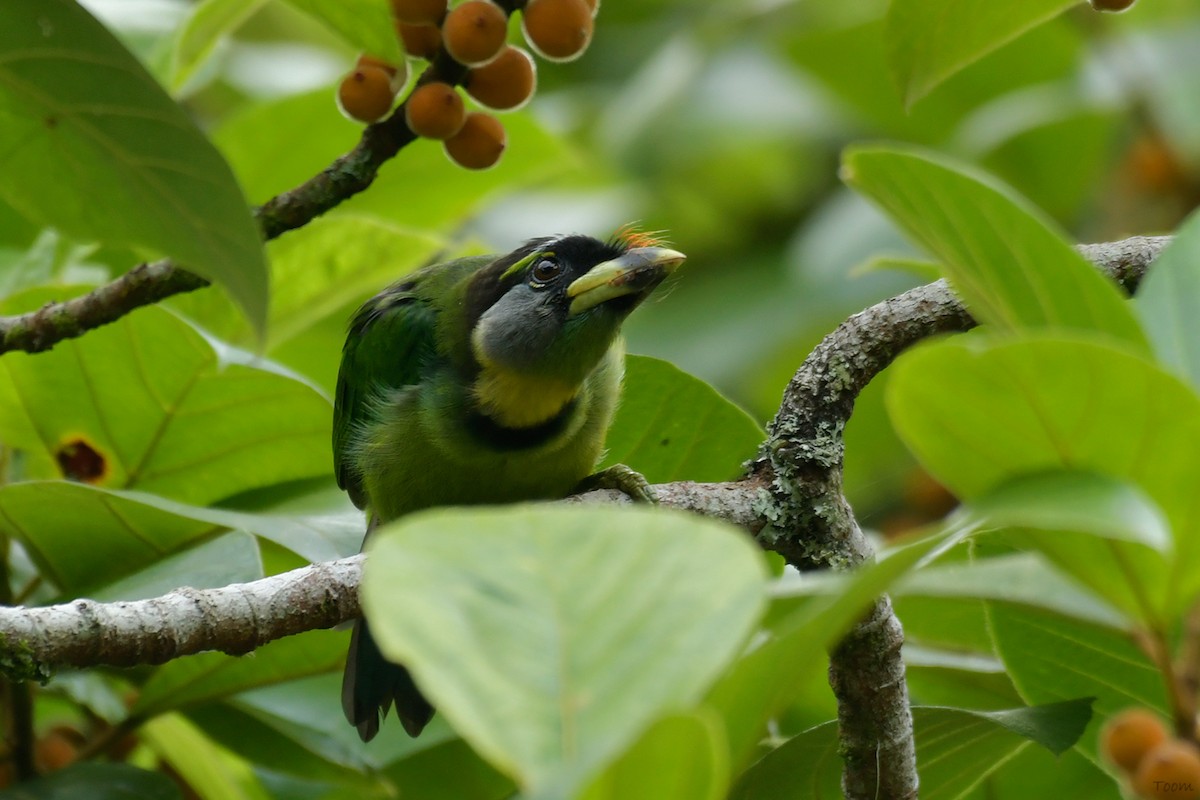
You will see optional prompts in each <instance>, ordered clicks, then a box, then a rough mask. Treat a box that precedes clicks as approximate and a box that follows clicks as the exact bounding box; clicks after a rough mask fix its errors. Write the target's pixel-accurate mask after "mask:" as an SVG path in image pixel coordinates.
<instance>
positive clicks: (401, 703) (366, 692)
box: [342, 619, 433, 742]
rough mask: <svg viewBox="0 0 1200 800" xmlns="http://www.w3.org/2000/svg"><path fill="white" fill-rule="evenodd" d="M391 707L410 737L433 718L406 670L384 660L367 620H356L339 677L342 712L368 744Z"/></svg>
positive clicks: (431, 708)
mask: <svg viewBox="0 0 1200 800" xmlns="http://www.w3.org/2000/svg"><path fill="white" fill-rule="evenodd" d="M393 703H394V704H395V706H396V715H397V716H398V717H400V724H402V725H403V726H404V730H405V731H407V732H408V735H409V736H413V737H415V736H418V735H419V734H420V733H421V731H422V730H423V729H424V728H425V726H426V725H428V724H429V720H430V719H431V718H432V717H433V706H431V705H430V704H429V701H428V700H426V699H425V697H424V696H423V695H422V694H421V692H420V690H419V689H417V685H416V684H415V683H413V679H412V676H411V675H409V674H408V670H406V669H405V668H404V667H402V666H400V665H399V664H393V663H391V662H390V661H388V660H387V659H385V658H384V657H383V654H382V653H380V652H379V647H378V646H376V644H375V639H374V638H373V637H372V636H371V631H370V629H369V628H368V627H367V622H366V620H363V619H360V620H357V621H356V622H355V623H354V632H353V633H352V634H351V635H350V652H349V653H348V654H347V655H346V672H345V674H344V676H343V677H342V711H343V712H345V714H346V719H348V720H349V721H350V724H351V725H353V726H354V727H355V728H357V729H358V735H359V737H360V738H361V739H362V740H363V741H364V742H369V741H371V740H372V739H374V738H375V734H377V733H379V723H380V721H381V720H382V719H383V717H385V716H386V715H387V712H388V709H389V708H391V707H392V704H393Z"/></svg>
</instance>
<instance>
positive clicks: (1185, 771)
mask: <svg viewBox="0 0 1200 800" xmlns="http://www.w3.org/2000/svg"><path fill="white" fill-rule="evenodd" d="M1133 789H1134V791H1135V792H1137V793H1138V796H1139V797H1144V798H1147V800H1158V799H1159V798H1162V800H1197V798H1200V751H1197V749H1196V746H1195V745H1194V744H1192V743H1191V742H1181V741H1179V740H1177V739H1172V740H1169V741H1166V742H1163V743H1162V744H1160V745H1158V747H1155V748H1154V749H1153V750H1151V751H1150V752H1148V753H1146V755H1145V757H1144V758H1142V763H1141V764H1139V765H1138V768H1137V774H1136V775H1134V777H1133Z"/></svg>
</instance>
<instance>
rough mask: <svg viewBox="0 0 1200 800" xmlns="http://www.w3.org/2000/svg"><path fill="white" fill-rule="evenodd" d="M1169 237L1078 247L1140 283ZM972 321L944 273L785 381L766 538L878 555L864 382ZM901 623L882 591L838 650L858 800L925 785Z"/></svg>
mask: <svg viewBox="0 0 1200 800" xmlns="http://www.w3.org/2000/svg"><path fill="white" fill-rule="evenodd" d="M1168 241H1169V237H1135V238H1132V239H1127V240H1124V241H1121V242H1114V243H1107V244H1094V245H1083V246H1081V247H1080V248H1079V250H1080V252H1082V253H1083V254H1084V255H1085V256H1086V257H1087V258H1088V259H1090V260H1091V261H1092V262H1093V263H1094V264H1096V266H1097V267H1099V268H1100V269H1101V270H1102V271H1104V272H1105V273H1107V274H1109V275H1110V276H1112V277H1113V278H1115V279H1116V280H1117V281H1119V282H1120V283H1121V285H1122V286H1124V287H1125V288H1126V290H1127V291H1131V292H1132V291H1133V290H1134V289H1135V288H1136V287H1137V284H1138V281H1139V280H1140V279H1141V277H1142V275H1144V274H1145V271H1146V268H1147V267H1148V266H1149V264H1150V263H1151V262H1152V261H1153V260H1154V259H1155V258H1156V257H1157V256H1158V254H1159V253H1160V252H1161V251H1162V248H1163V247H1165V246H1166V244H1167V242H1168ZM974 326H975V320H974V319H972V318H971V316H970V314H968V313H967V310H966V308H964V307H963V305H962V303H961V302H960V301H959V300H958V298H957V297H955V295H954V293H953V292H952V291H951V290H950V287H949V285H948V284H947V283H946V282H945V281H936V282H934V283H931V284H928V285H925V286H920V287H917V288H916V289H912V290H910V291H907V292H904V293H903V294H901V295H898V296H896V297H893V298H891V299H889V300H885V301H883V302H881V303H877V304H876V305H874V306H872V307H870V308H868V309H866V310H865V311H862V312H860V313H858V314H855V315H854V316H852V317H850V318H849V319H847V320H846V321H845V322H843V323H842V324H841V325H839V326H838V328H837V329H836V330H835V331H833V333H831V334H829V335H828V336H826V337H825V339H824V340H822V341H821V343H820V344H819V345H817V347H816V348H815V349H814V350H813V352H812V353H811V354H810V355H809V356H808V358H807V359H805V361H804V364H803V365H801V367H800V369H799V370H798V371H797V372H796V374H795V376H794V377H793V378H792V380H791V382H790V383H789V384H788V387H787V390H786V391H785V392H784V396H783V401H782V403H781V404H780V409H779V413H778V414H777V415H776V416H775V419H774V420H773V421H772V423H771V425H770V428H769V434H770V435H769V438H768V440H767V441H766V442H765V443H764V445H763V447H762V449H761V451H760V453H759V457H758V459H757V460H756V461H755V463H754V464H753V468H752V472H751V474H752V475H753V476H754V477H756V478H757V479H758V480H760V481H762V482H763V483H764V484H765V485H766V486H768V487H769V492H767V493H764V495H763V496H764V498H766V499H765V500H764V502H763V507H762V509H761V513H762V515H763V517H764V518H765V520H766V525H765V526H764V527H763V529H762V531H761V532H760V533H759V540H760V541H761V542H762V544H763V546H764V547H767V548H769V549H772V550H775V551H777V552H779V553H780V554H782V555H783V556H784V557H785V558H786V559H787V560H788V562H789V563H790V564H792V565H794V566H796V567H797V568H799V569H850V568H853V567H855V566H857V565H859V564H861V563H862V562H863V561H866V560H869V559H871V558H872V557H873V552H872V548H871V545H870V543H869V542H868V541H867V539H866V537H865V536H864V535H863V533H862V531H861V530H860V529H859V527H858V523H857V522H856V520H855V519H854V513H853V511H852V510H851V508H850V504H849V503H848V502H846V498H845V496H844V494H843V492H842V465H843V456H844V450H845V446H844V441H843V433H844V431H845V426H846V423H847V422H848V421H849V419H850V415H851V413H853V410H854V401H855V399H856V398H857V397H858V395H859V393H860V392H861V391H862V390H863V389H864V388H866V386H867V384H868V383H870V381H871V380H872V379H873V378H874V377H875V376H876V375H878V374H879V373H881V372H883V370H884V369H886V368H887V367H888V365H890V364H891V363H892V361H893V360H895V358H896V357H897V356H899V355H900V353H902V352H904V350H906V349H908V348H909V347H911V346H912V345H913V344H916V343H917V342H919V341H921V340H923V339H926V338H928V337H930V336H934V335H936V334H939V333H949V332H955V331H966V330H969V329H970V328H972V327H974ZM903 638H904V635H903V630H902V628H901V626H900V622H899V620H898V619H896V616H895V614H894V613H893V612H892V608H891V602H890V601H889V600H888V598H887V597H881V598H879V600H877V601H876V603H875V606H874V607H873V608H872V610H871V611H870V612H869V614H868V615H867V617H866V618H865V620H864V621H863V622H862V623H861V624H859V625H858V626H857V627H856V628H855V629H853V630H852V631H850V633H849V634H847V636H846V637H845V639H844V640H843V641H842V642H841V644H840V645H839V646H838V647H837V648H835V649H834V651H833V652H832V653H831V655H830V667H829V677H830V684H831V685H832V686H833V689H834V693H835V694H836V695H837V698H838V718H839V736H840V737H841V751H842V756H843V759H844V765H845V768H844V771H843V775H842V789H843V791H844V792H845V795H846V797H847V798H851V800H859V799H860V798H861V799H863V800H866V799H868V798H876V797H888V798H910V797H916V796H917V771H916V755H915V751H914V748H913V738H912V716H911V713H910V711H909V702H908V689H907V685H906V683H905V680H904V662H903V661H902V659H901V656H900V647H901V644H902V643H903Z"/></svg>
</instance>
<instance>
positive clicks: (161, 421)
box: [0, 290, 332, 504]
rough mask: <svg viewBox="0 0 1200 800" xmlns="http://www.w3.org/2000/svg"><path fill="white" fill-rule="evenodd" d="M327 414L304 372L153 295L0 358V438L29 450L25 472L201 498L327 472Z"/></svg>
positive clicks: (31, 298) (34, 297) (31, 297)
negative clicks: (38, 348)
mask: <svg viewBox="0 0 1200 800" xmlns="http://www.w3.org/2000/svg"><path fill="white" fill-rule="evenodd" d="M49 296H51V293H50V292H49V291H47V290H42V291H39V292H30V293H27V294H24V295H22V296H21V297H20V298H17V300H18V301H19V302H20V303H22V304H25V303H34V302H37V301H38V300H40V299H41V298H46V297H49ZM14 305H17V302H14V303H12V304H10V305H9V306H7V308H11V307H12V306H14ZM22 307H23V306H22ZM331 417H332V412H331V410H330V403H329V401H328V400H327V399H326V398H324V397H322V396H321V395H320V394H319V393H318V392H317V391H316V390H314V389H313V388H312V387H310V386H309V385H307V384H306V383H304V382H303V381H301V380H297V379H296V378H295V377H294V376H292V375H291V374H290V373H288V372H286V371H285V370H283V369H282V368H280V367H278V366H276V365H273V364H271V363H270V362H268V361H264V360H262V359H257V358H255V357H252V356H250V355H249V354H247V353H244V352H241V351H237V350H233V349H231V348H227V347H223V346H221V345H219V344H218V343H217V342H215V341H213V340H210V339H206V338H205V337H204V336H202V335H201V334H200V333H199V332H197V331H196V330H195V329H194V328H192V327H191V326H190V325H188V324H187V323H186V322H184V321H183V320H181V319H179V318H178V317H176V316H174V315H173V314H171V313H170V312H168V311H166V310H164V309H162V308H157V307H155V308H144V309H141V310H139V311H138V312H137V313H135V314H130V315H128V316H125V317H122V318H121V319H120V320H118V321H117V322H115V323H113V324H112V325H107V326H105V327H103V328H100V329H98V330H95V331H91V332H90V333H89V334H88V335H87V336H84V337H82V338H79V339H72V340H68V341H65V342H62V343H60V344H59V345H58V346H57V347H56V348H55V349H54V350H51V351H50V352H48V353H39V354H37V355H28V354H25V353H10V354H8V355H7V356H5V358H4V359H3V362H2V363H0V439H3V441H4V442H5V444H7V445H8V446H10V447H13V448H16V449H18V450H22V451H24V453H23V457H24V462H23V464H24V473H23V474H22V475H21V476H20V477H23V478H57V477H63V476H66V477H73V478H75V479H77V480H82V481H86V482H88V483H92V484H95V485H100V486H106V487H111V488H118V489H139V490H142V491H147V492H154V493H157V494H162V495H165V496H167V497H171V498H173V499H176V500H179V501H182V502H187V503H196V504H206V503H210V502H212V501H214V500H219V499H221V498H224V497H228V496H230V495H232V494H236V493H238V492H242V491H246V490H248V489H253V488H258V487H262V486H269V485H272V484H275V483H281V482H283V481H288V480H297V479H300V478H309V477H314V476H320V475H328V474H329V471H330V465H329V436H330V434H329V431H330V426H331V424H332V423H331V421H330V420H331Z"/></svg>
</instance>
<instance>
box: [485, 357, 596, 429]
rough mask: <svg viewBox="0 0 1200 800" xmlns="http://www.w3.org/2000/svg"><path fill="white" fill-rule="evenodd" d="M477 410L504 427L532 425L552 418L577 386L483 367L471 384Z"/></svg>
mask: <svg viewBox="0 0 1200 800" xmlns="http://www.w3.org/2000/svg"><path fill="white" fill-rule="evenodd" d="M471 392H472V394H474V395H475V400H476V401H477V402H478V403H479V407H480V409H481V410H482V411H483V412H484V413H485V414H487V415H488V416H489V417H491V418H492V419H494V420H495V421H496V422H497V423H499V424H500V425H503V426H504V427H506V428H532V427H534V426H535V425H541V424H542V423H543V422H546V421H548V420H550V419H552V418H553V417H554V416H555V415H556V414H558V412H560V411H562V409H563V406H565V405H566V404H567V403H569V402H571V400H573V399H574V398H575V395H576V394H577V393H578V392H579V387H578V386H572V385H570V384H569V383H565V382H563V381H560V380H557V379H554V378H546V377H542V376H538V375H522V374H520V373H517V372H513V371H512V370H506V369H504V368H502V367H497V366H495V365H487V366H484V367H483V369H482V370H480V372H479V377H478V378H476V379H475V385H474V386H472V387H471Z"/></svg>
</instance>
